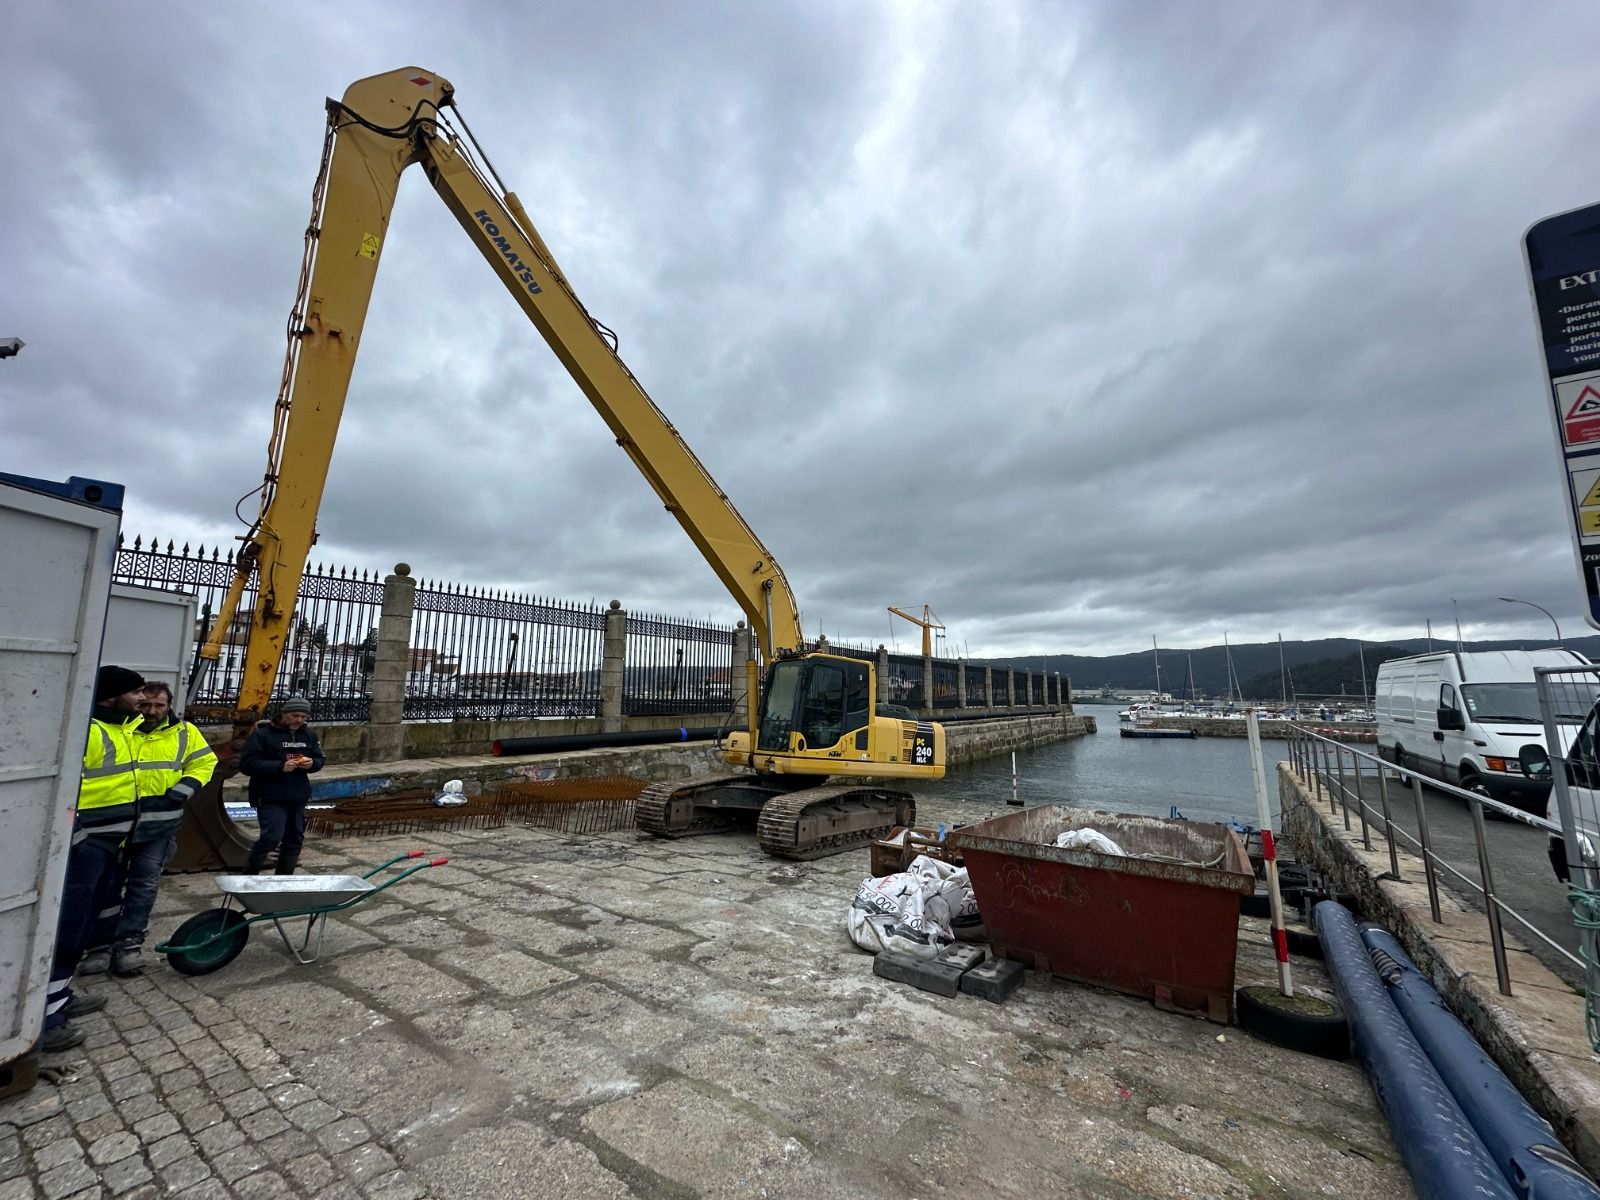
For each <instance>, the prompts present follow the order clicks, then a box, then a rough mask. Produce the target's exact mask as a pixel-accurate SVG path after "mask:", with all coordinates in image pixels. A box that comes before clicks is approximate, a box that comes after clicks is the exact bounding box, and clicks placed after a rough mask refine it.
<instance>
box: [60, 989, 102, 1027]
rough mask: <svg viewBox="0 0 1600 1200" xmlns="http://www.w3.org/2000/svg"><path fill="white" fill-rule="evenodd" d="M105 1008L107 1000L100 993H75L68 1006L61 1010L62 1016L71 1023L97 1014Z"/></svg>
mask: <svg viewBox="0 0 1600 1200" xmlns="http://www.w3.org/2000/svg"><path fill="white" fill-rule="evenodd" d="M105 1006H106V998H105V997H104V996H102V995H101V994H100V993H98V992H74V993H73V994H72V999H71V1000H68V1001H67V1006H66V1007H65V1008H63V1009H62V1010H61V1015H62V1016H63V1017H65V1018H66V1019H67V1020H69V1021H75V1020H77V1019H78V1018H79V1017H87V1016H88V1015H89V1014H90V1013H97V1012H99V1011H100V1010H101V1009H102V1008H104V1007H105Z"/></svg>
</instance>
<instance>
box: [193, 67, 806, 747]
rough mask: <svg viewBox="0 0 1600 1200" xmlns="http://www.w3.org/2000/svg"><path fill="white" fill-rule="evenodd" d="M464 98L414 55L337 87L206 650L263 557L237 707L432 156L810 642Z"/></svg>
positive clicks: (290, 590) (700, 529)
mask: <svg viewBox="0 0 1600 1200" xmlns="http://www.w3.org/2000/svg"><path fill="white" fill-rule="evenodd" d="M453 109H454V89H453V88H452V87H451V85H450V83H449V82H448V81H447V80H445V79H443V78H441V77H440V76H438V75H435V74H434V73H433V72H431V71H425V70H420V69H418V68H415V67H407V68H405V69H403V70H399V71H390V72H388V73H387V74H384V75H374V76H372V77H370V78H368V79H362V80H359V81H358V82H356V83H353V84H351V85H350V87H349V89H348V90H347V91H346V92H345V94H344V99H343V100H341V101H335V100H329V101H328V104H327V113H328V126H327V140H326V144H325V149H324V153H323V161H322V170H321V172H320V174H319V177H318V182H317V188H316V191H315V193H314V211H313V213H312V220H311V226H310V228H309V229H308V233H307V255H306V260H307V261H306V270H305V271H304V272H303V273H302V279H301V295H300V298H299V300H298V302H297V304H296V306H295V310H294V312H293V314H292V315H291V318H290V331H289V341H290V345H289V351H288V355H287V357H286V362H285V367H284V387H283V391H282V393H281V394H280V395H279V398H278V406H277V413H276V420H275V422H274V433H273V442H272V446H271V448H270V451H269V464H268V470H267V476H266V479H265V482H264V486H263V490H262V498H261V509H260V516H259V517H258V518H257V521H256V523H255V525H254V526H253V528H252V529H251V532H250V534H249V536H248V537H247V538H246V539H245V540H246V545H245V547H244V550H243V552H242V554H241V555H240V558H239V564H240V566H239V574H238V575H237V576H236V578H235V580H234V583H233V587H232V588H231V589H230V592H229V595H228V597H227V599H226V600H225V602H224V605H223V612H222V613H221V614H219V616H218V619H217V620H216V621H215V622H214V624H213V627H212V631H211V635H210V637H209V638H208V639H207V643H206V645H205V646H204V647H203V648H202V651H201V657H202V658H203V659H208V660H211V661H213V662H214V661H215V659H216V658H217V656H218V654H219V653H220V650H221V645H222V641H223V639H224V638H225V636H226V634H227V631H228V628H229V625H230V623H231V621H232V619H233V616H234V614H235V612H236V611H237V609H238V605H239V601H240V598H241V596H242V594H243V590H244V586H245V584H246V583H247V582H248V579H249V577H250V574H251V572H252V570H254V571H256V572H258V574H259V581H260V593H259V598H258V600H257V602H256V606H255V609H254V611H253V612H252V613H251V618H250V635H249V641H248V647H247V649H246V652H245V661H244V672H243V681H242V685H241V688H240V692H239V701H238V709H239V710H240V712H241V713H243V714H257V715H258V714H260V713H261V712H262V711H263V710H264V708H265V706H266V703H267V700H268V698H269V697H270V695H271V692H272V684H273V680H274V678H275V677H276V675H277V670H278V663H279V660H280V659H281V657H282V654H283V648H284V640H285V638H286V636H287V635H288V632H289V630H290V628H291V627H292V620H293V615H294V604H295V595H296V591H297V588H298V584H299V580H300V577H301V574H302V573H303V571H304V570H305V563H306V557H307V555H308V554H309V553H310V549H311V544H312V542H313V540H314V539H315V535H316V519H317V509H318V507H319V505H320V504H321V501H322V490H323V486H324V484H325V483H326V480H327V476H328V465H329V462H330V460H331V458H332V455H333V445H334V439H335V437H336V435H337V433H338V429H339V419H340V416H341V414H342V413H343V409H344V401H345V394H346V392H347V391H348V389H349V385H350V375H351V370H352V368H353V367H354V366H355V360H356V352H357V350H358V349H359V347H360V340H361V330H362V325H363V323H364V322H365V320H366V315H367V305H368V302H369V301H370V300H371V297H372V287H373V280H374V277H375V276H376V275H377V270H378V263H379V261H380V260H381V259H382V256H383V249H384V244H385V242H386V240H387V237H388V230H389V217H390V214H391V212H392V210H393V208H394V199H395V194H396V191H397V190H398V188H399V184H400V176H401V173H402V172H404V171H405V169H406V168H407V167H408V166H410V165H411V164H412V163H419V164H420V165H421V166H422V169H423V171H424V173H425V174H426V175H427V177H428V181H429V182H430V183H431V184H433V186H434V189H435V190H436V191H437V192H438V193H439V195H440V197H441V198H442V199H443V200H444V202H445V205H446V206H447V207H448V208H449V209H450V211H451V212H452V213H453V214H455V217H456V220H458V221H459V222H460V223H461V227H462V228H463V229H464V230H466V232H467V235H468V237H469V238H471V240H472V242H473V244H474V245H475V246H477V247H478V250H479V251H480V252H481V253H482V254H483V256H484V258H485V259H487V260H488V261H489V264H490V266H492V267H493V268H494V270H495V273H496V274H497V275H498V276H499V277H500V280H501V282H502V283H504V284H505V286H506V288H507V289H508V290H509V291H510V292H511V294H512V296H513V297H515V299H516V301H517V303H518V304H519V305H521V306H522V310H523V311H524V312H525V313H526V314H527V316H528V319H529V320H530V321H532V322H533V324H534V326H535V327H536V328H537V329H538V330H539V332H540V333H541V334H543V335H544V338H545V340H546V341H547V342H548V343H549V344H550V348H551V349H552V350H554V351H555V353H556V355H557V357H559V358H560V360H561V362H562V363H563V364H564V365H565V366H566V368H567V370H568V371H569V372H570V373H571V375H572V378H573V379H574V380H575V381H576V382H577V384H578V386H579V387H580V388H582V389H583V393H584V395H586V396H587V397H588V398H589V400H590V402H591V403H592V404H593V405H594V407H595V409H596V410H597V411H598V412H599V413H600V415H601V417H602V418H604V420H605V422H606V424H607V425H609V426H610V427H611V432H612V433H613V434H614V435H615V436H616V439H617V444H618V445H619V446H621V447H622V448H623V450H625V451H626V452H627V454H628V457H629V458H631V459H632V460H633V463H634V465H635V466H637V467H638V468H639V470H640V472H641V473H642V474H643V475H644V477H645V478H646V479H647V480H648V481H649V482H650V486H651V487H653V488H654V489H655V491H656V494H657V495H658V496H659V497H660V498H661V501H662V503H663V504H664V505H666V507H667V510H668V511H669V512H671V513H672V514H673V516H674V517H676V518H677V519H678V521H679V523H680V524H682V526H683V528H684V530H685V532H687V533H688V535H689V537H690V539H691V540H692V541H693V542H694V544H695V546H696V547H698V549H699V550H700V552H701V554H703V555H704V556H705V559H706V561H707V562H708V563H710V564H711V568H712V570H713V571H715V572H716V574H717V576H718V578H719V579H721V580H722V582H723V584H724V585H725V586H726V587H727V589H728V591H729V592H730V593H731V594H732V595H733V596H734V598H735V599H736V600H737V601H738V603H739V606H740V607H741V608H742V609H743V610H744V612H745V615H746V616H747V617H748V618H749V620H750V624H751V628H752V629H753V630H754V632H755V635H756V638H757V644H758V645H759V646H760V648H761V650H762V652H763V655H764V656H765V657H766V658H768V659H769V660H770V659H771V658H772V657H773V656H774V655H775V654H776V653H777V652H778V651H796V650H799V649H801V648H802V641H803V639H802V634H801V629H800V612H799V608H798V606H797V605H796V603H795V599H794V593H793V592H792V591H791V590H790V587H789V583H788V581H787V580H786V579H785V578H784V575H783V572H782V570H781V569H780V568H779V567H778V565H777V563H776V562H774V560H773V558H772V555H771V554H769V553H768V552H767V550H766V548H765V547H764V546H763V545H762V544H761V540H760V539H759V538H758V537H757V536H756V534H755V532H754V531H753V530H752V529H751V528H750V527H749V525H747V524H746V523H745V521H744V518H742V517H741V516H740V515H739V513H738V511H737V510H736V509H735V508H734V507H733V505H732V504H731V503H730V502H729V500H728V497H727V495H726V494H725V493H724V492H723V491H722V489H721V488H720V487H718V486H717V483H716V481H715V480H714V479H712V477H711V475H710V473H709V472H708V471H707V470H706V469H705V467H704V466H703V465H702V464H701V462H700V460H699V459H698V458H697V457H696V456H695V454H694V451H693V450H691V449H690V448H689V446H688V445H687V443H685V442H684V440H683V438H682V437H681V436H680V435H679V434H678V432H677V430H676V429H675V428H674V427H673V425H672V423H671V422H670V421H669V420H668V419H667V418H666V416H665V414H663V413H662V411H661V410H660V409H659V408H657V407H656V405H655V403H654V402H653V401H652V400H651V399H650V397H649V395H647V394H646V393H645V390H644V389H643V388H642V387H641V386H640V385H639V382H638V380H637V379H635V378H634V376H633V373H632V372H631V371H629V369H628V367H627V364H626V363H624V362H623V361H622V358H621V356H620V355H619V354H618V353H617V350H616V348H615V346H614V345H613V344H612V343H611V342H609V341H607V340H606V336H605V334H604V332H603V330H602V327H601V326H599V325H598V324H597V323H596V322H595V321H594V319H593V318H591V317H590V315H589V313H588V312H587V310H586V309H585V308H584V306H583V304H582V303H581V302H580V301H579V300H578V297H577V295H576V294H575V293H574V292H573V290H572V288H571V287H570V286H569V285H568V283H567V280H566V278H565V277H564V276H563V275H562V273H561V270H560V268H559V266H558V265H557V263H556V261H555V257H554V256H553V255H552V254H551V253H550V250H549V248H548V247H547V246H546V245H545V244H544V241H543V239H542V238H540V236H539V233H538V231H537V230H536V229H535V228H534V227H533V223H532V222H531V221H530V220H529V219H528V215H527V213H526V211H525V210H524V209H523V207H522V203H521V202H520V201H519V200H518V199H517V197H516V194H515V193H513V192H509V191H506V190H505V189H504V188H502V187H500V186H499V185H498V177H497V176H495V175H494V172H493V169H492V168H491V167H490V166H489V164H488V162H487V159H486V158H484V156H483V155H482V152H481V151H480V150H478V149H477V147H476V146H475V145H474V143H473V142H472V139H471V133H470V130H466V126H465V122H460V120H459V117H457V118H456V121H454V122H453V121H452V113H453ZM456 122H459V123H460V124H461V127H462V129H461V130H457V129H456V128H455V127H454V126H455V123H456ZM463 131H464V132H463Z"/></svg>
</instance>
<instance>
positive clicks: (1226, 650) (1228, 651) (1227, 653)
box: [1222, 632, 1238, 704]
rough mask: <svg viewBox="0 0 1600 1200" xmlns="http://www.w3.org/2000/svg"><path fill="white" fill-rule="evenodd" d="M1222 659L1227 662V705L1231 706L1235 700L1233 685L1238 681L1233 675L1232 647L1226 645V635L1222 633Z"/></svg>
mask: <svg viewBox="0 0 1600 1200" xmlns="http://www.w3.org/2000/svg"><path fill="white" fill-rule="evenodd" d="M1222 657H1223V658H1224V659H1225V660H1227V664H1228V703H1229V704H1232V703H1233V702H1234V700H1235V699H1236V698H1237V697H1236V696H1235V695H1234V690H1233V685H1234V684H1235V683H1236V682H1237V681H1238V680H1237V678H1236V676H1235V675H1234V673H1233V647H1232V646H1230V645H1228V635H1227V633H1226V632H1224V633H1223V635H1222Z"/></svg>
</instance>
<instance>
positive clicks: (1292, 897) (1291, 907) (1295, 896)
mask: <svg viewBox="0 0 1600 1200" xmlns="http://www.w3.org/2000/svg"><path fill="white" fill-rule="evenodd" d="M1305 894H1306V889H1305V887H1304V886H1303V885H1300V884H1286V883H1282V882H1281V881H1280V882H1279V884H1278V895H1279V897H1280V898H1281V899H1282V900H1283V911H1284V912H1286V913H1292V912H1298V911H1299V909H1300V906H1301V904H1302V903H1303V902H1304V900H1305ZM1239 915H1240V916H1241V917H1270V916H1271V915H1272V898H1271V897H1270V896H1268V895H1267V893H1266V890H1265V889H1262V890H1261V891H1259V892H1252V893H1251V894H1250V895H1248V896H1240V897H1239Z"/></svg>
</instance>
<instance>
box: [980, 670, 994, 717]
mask: <svg viewBox="0 0 1600 1200" xmlns="http://www.w3.org/2000/svg"><path fill="white" fill-rule="evenodd" d="M983 706H984V707H985V708H993V707H995V703H994V668H993V667H985V668H984V669H983Z"/></svg>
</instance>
